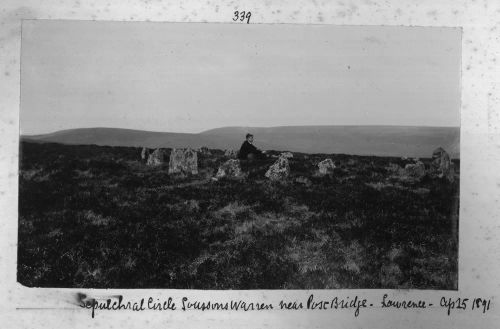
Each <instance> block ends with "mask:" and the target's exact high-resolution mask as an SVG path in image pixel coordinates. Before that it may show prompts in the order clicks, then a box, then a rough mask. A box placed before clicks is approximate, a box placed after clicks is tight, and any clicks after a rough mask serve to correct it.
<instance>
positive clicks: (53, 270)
mask: <svg viewBox="0 0 500 329" xmlns="http://www.w3.org/2000/svg"><path fill="white" fill-rule="evenodd" d="M140 151H141V150H140V148H132V147H129V148H127V147H104V146H94V145H89V146H69V145H61V144H48V143H47V144H37V143H28V142H23V143H22V145H21V159H20V173H19V242H18V281H19V282H20V283H22V284H24V285H26V286H33V287H35V286H36V287H88V288H180V289H183V288H196V289H322V288H325V289H335V288H419V289H457V272H458V268H457V254H458V200H459V198H458V193H459V191H458V188H459V181H458V173H457V175H456V178H457V179H455V181H454V182H453V183H450V182H448V181H447V180H445V179H438V178H431V177H428V176H426V177H424V178H423V179H422V180H420V181H412V180H402V179H399V178H398V177H394V175H392V174H391V172H390V171H389V170H388V166H389V165H390V163H395V164H400V165H404V162H405V160H402V159H399V158H388V157H366V156H352V155H335V154H334V155H328V156H327V155H324V154H323V155H321V154H316V155H306V154H298V153H294V157H293V158H292V159H290V168H291V175H290V177H289V178H288V179H287V180H286V181H283V182H270V181H269V180H267V179H266V178H265V177H264V173H265V172H266V170H267V168H268V167H269V165H271V164H272V163H273V162H274V161H275V159H269V160H264V161H261V162H259V163H256V164H255V165H253V166H252V167H243V169H244V170H246V171H247V172H248V177H247V178H246V179H244V180H224V179H222V180H219V181H213V180H211V178H212V177H213V176H214V174H215V172H216V171H217V168H218V166H219V165H220V164H221V163H223V162H224V161H226V160H227V159H228V158H226V157H225V156H224V152H223V151H220V150H211V154H209V155H207V154H199V174H198V175H196V176H190V177H186V176H182V175H168V173H167V172H168V168H167V167H168V164H166V165H165V166H160V167H156V168H151V167H147V166H146V165H145V164H143V163H141V162H140ZM429 152H432V150H429ZM275 154H278V152H275ZM326 157H330V158H331V159H332V160H334V162H335V164H336V166H337V168H336V169H335V170H334V173H333V175H330V176H325V177H318V176H317V175H316V174H315V172H316V170H317V167H316V165H317V163H318V162H319V161H321V160H323V159H325V158H326ZM421 160H422V161H423V162H424V163H425V165H426V166H427V167H428V165H429V160H428V159H421ZM454 162H455V163H454V165H455V169H458V168H459V163H458V161H456V160H454Z"/></svg>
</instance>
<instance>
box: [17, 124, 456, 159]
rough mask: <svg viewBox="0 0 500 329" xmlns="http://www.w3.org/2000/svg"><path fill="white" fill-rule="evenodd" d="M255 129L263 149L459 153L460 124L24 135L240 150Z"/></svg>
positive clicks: (101, 130) (86, 141)
mask: <svg viewBox="0 0 500 329" xmlns="http://www.w3.org/2000/svg"><path fill="white" fill-rule="evenodd" d="M247 132H250V133H252V134H254V135H255V141H254V142H255V145H256V146H257V147H259V148H261V149H264V150H266V149H267V150H283V151H285V150H287V151H292V152H303V153H344V154H356V155H377V156H409V157H430V156H431V155H432V151H433V150H434V149H435V148H437V147H439V146H441V147H443V148H444V149H445V150H447V151H448V152H449V153H450V155H451V156H452V157H454V158H458V157H459V155H460V148H459V145H460V144H459V140H460V129H459V128H458V127H410V126H285V127H269V128H259V127H223V128H217V129H212V130H207V131H204V132H202V133H198V134H189V133H170V132H151V131H142V130H131V129H119V128H80V129H69V130H61V131H57V132H54V133H50V134H43V135H32V136H21V139H22V140H26V141H34V142H53V143H62V144H78V145H85V144H95V145H109V146H136V147H141V146H146V147H151V148H155V147H191V148H198V147H202V146H206V147H208V148H214V149H239V147H240V145H241V143H242V142H243V140H244V138H245V134H246V133H247Z"/></svg>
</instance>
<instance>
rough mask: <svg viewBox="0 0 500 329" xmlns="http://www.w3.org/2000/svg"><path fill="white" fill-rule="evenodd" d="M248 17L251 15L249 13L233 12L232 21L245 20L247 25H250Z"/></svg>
mask: <svg viewBox="0 0 500 329" xmlns="http://www.w3.org/2000/svg"><path fill="white" fill-rule="evenodd" d="M250 17H252V13H251V12H249V11H235V12H234V17H233V21H235V22H236V21H238V20H239V21H241V22H243V21H244V20H245V19H246V20H247V24H250Z"/></svg>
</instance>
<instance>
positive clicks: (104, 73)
mask: <svg viewBox="0 0 500 329" xmlns="http://www.w3.org/2000/svg"><path fill="white" fill-rule="evenodd" d="M460 47H461V34H460V30H459V29H452V28H417V27H413V28H409V27H361V26H344V27H339V26H330V25H286V24H277V25H276V24H275V25H260V24H249V25H247V24H198V23H146V22H136V23H130V22H127V23H124V22H90V21H49V20H27V21H24V23H23V29H22V58H21V133H23V134H38V133H46V132H53V131H56V130H61V129H71V128H81V127H118V128H132V129H141V130H151V131H172V132H200V131H203V130H208V129H212V128H217V127H223V126H264V127H268V126H285V125H286V126H289V125H410V126H459V125H460V115H459V107H460Z"/></svg>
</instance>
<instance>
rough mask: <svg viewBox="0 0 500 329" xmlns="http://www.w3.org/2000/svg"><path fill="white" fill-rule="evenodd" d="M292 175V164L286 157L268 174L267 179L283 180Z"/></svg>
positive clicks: (272, 167) (270, 168)
mask: <svg viewBox="0 0 500 329" xmlns="http://www.w3.org/2000/svg"><path fill="white" fill-rule="evenodd" d="M289 174H290V164H289V163H288V159H287V158H285V157H279V158H278V161H276V162H275V163H274V164H273V165H272V166H271V167H269V169H268V170H267V172H266V177H267V178H269V179H270V180H272V181H278V180H283V179H286V178H287V177H288V175H289Z"/></svg>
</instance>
